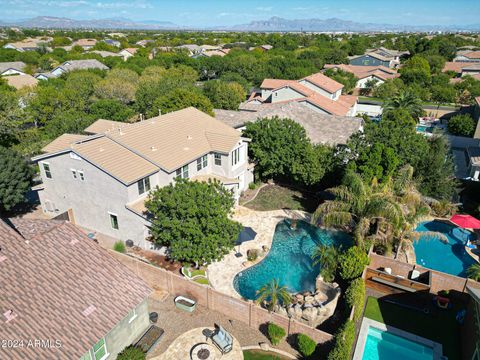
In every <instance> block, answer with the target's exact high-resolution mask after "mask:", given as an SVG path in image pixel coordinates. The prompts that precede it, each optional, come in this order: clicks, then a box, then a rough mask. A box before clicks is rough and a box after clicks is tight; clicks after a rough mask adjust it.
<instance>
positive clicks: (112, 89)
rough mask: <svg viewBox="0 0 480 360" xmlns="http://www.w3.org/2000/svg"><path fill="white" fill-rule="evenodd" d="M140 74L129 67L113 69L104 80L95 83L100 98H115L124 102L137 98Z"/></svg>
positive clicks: (127, 102)
mask: <svg viewBox="0 0 480 360" xmlns="http://www.w3.org/2000/svg"><path fill="white" fill-rule="evenodd" d="M138 79H139V76H138V74H137V73H136V72H135V71H132V70H129V69H121V68H117V69H112V70H111V71H110V72H109V73H108V75H107V76H106V77H105V79H103V80H102V81H100V82H98V83H97V84H96V85H95V94H96V95H97V96H98V97H99V98H100V99H113V100H118V101H120V102H122V103H123V104H129V103H132V102H133V101H134V100H135V93H136V91H137V86H138Z"/></svg>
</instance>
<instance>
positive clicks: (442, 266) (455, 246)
mask: <svg viewBox="0 0 480 360" xmlns="http://www.w3.org/2000/svg"><path fill="white" fill-rule="evenodd" d="M417 231H437V232H441V233H443V234H445V235H446V237H447V238H448V244H446V243H444V242H442V241H440V240H438V239H432V238H422V237H420V239H419V240H418V241H414V242H413V247H414V249H415V256H416V258H417V264H418V265H421V266H424V267H427V268H429V269H433V270H438V271H441V272H444V273H447V274H451V275H456V276H461V277H467V274H466V271H467V269H468V268H469V267H470V266H471V265H473V264H474V263H475V260H474V259H473V258H472V257H471V256H470V255H468V253H467V252H466V250H465V243H466V241H467V240H473V239H474V235H473V234H471V233H470V232H467V231H466V230H462V229H460V228H458V227H456V226H453V225H450V224H446V223H443V222H440V221H429V222H424V223H421V224H420V225H418V227H417Z"/></svg>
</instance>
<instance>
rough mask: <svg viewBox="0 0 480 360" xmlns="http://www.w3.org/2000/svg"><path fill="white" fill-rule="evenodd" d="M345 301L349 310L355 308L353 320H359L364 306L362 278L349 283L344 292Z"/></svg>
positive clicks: (363, 283)
mask: <svg viewBox="0 0 480 360" xmlns="http://www.w3.org/2000/svg"><path fill="white" fill-rule="evenodd" d="M345 301H346V303H347V305H348V306H349V307H350V308H352V307H355V311H354V313H353V320H354V321H357V320H358V319H360V318H361V317H362V313H363V306H364V305H365V282H364V281H363V279H362V278H357V279H355V280H353V281H352V282H351V283H350V286H349V287H348V289H347V291H345Z"/></svg>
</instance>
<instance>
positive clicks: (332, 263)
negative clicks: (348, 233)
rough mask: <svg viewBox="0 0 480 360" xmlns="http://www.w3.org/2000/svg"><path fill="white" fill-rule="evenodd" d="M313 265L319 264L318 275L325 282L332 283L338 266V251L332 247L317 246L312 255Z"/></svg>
mask: <svg viewBox="0 0 480 360" xmlns="http://www.w3.org/2000/svg"><path fill="white" fill-rule="evenodd" d="M312 259H313V264H314V265H317V264H320V274H321V275H322V277H323V280H325V281H326V282H332V281H333V279H334V278H335V272H336V271H337V266H338V260H337V259H338V251H337V249H336V248H334V247H333V246H331V245H330V246H328V245H324V244H319V245H318V246H317V247H316V248H315V250H314V252H313V255H312Z"/></svg>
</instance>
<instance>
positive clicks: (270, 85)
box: [260, 79, 298, 90]
mask: <svg viewBox="0 0 480 360" xmlns="http://www.w3.org/2000/svg"><path fill="white" fill-rule="evenodd" d="M295 83H298V82H297V81H296V80H283V79H264V80H263V82H262V84H261V85H260V88H262V89H268V90H270V89H276V88H279V87H281V86H284V85H286V84H295Z"/></svg>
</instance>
